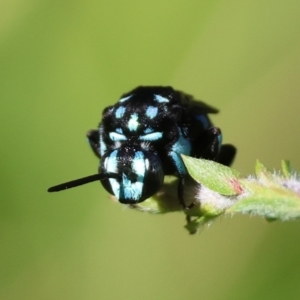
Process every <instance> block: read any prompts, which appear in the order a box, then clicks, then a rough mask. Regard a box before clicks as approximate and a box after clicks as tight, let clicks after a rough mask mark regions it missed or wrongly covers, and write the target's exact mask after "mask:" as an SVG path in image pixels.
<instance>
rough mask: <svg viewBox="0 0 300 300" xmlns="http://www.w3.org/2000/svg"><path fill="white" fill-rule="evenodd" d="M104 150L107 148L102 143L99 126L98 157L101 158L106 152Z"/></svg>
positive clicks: (101, 128)
mask: <svg viewBox="0 0 300 300" xmlns="http://www.w3.org/2000/svg"><path fill="white" fill-rule="evenodd" d="M106 150H107V147H106V144H105V143H104V141H103V126H102V125H101V126H100V128H99V150H98V152H99V153H100V156H103V155H104V153H105V152H106Z"/></svg>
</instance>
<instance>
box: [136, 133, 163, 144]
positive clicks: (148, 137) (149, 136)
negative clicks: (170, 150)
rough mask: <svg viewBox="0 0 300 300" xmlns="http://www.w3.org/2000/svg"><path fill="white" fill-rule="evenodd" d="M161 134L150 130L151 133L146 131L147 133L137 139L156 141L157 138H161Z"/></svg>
mask: <svg viewBox="0 0 300 300" xmlns="http://www.w3.org/2000/svg"><path fill="white" fill-rule="evenodd" d="M162 136H163V133H162V132H152V133H148V134H145V135H142V136H140V137H139V140H141V141H149V142H151V141H156V140H158V139H161V138H162Z"/></svg>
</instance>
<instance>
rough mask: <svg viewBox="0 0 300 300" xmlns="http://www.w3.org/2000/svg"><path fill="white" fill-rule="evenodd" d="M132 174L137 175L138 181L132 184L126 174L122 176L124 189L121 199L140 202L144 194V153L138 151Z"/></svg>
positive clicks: (134, 159)
mask: <svg viewBox="0 0 300 300" xmlns="http://www.w3.org/2000/svg"><path fill="white" fill-rule="evenodd" d="M131 168H132V172H133V173H135V174H136V175H137V178H136V181H135V182H132V181H131V180H130V179H128V177H127V175H126V174H122V188H121V193H122V195H120V197H122V198H125V199H133V200H135V201H138V200H139V199H140V198H141V196H142V193H143V186H144V177H145V173H146V164H145V159H144V154H143V152H142V151H137V152H136V153H135V155H134V158H133V160H132V164H131Z"/></svg>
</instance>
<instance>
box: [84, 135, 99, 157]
mask: <svg viewBox="0 0 300 300" xmlns="http://www.w3.org/2000/svg"><path fill="white" fill-rule="evenodd" d="M86 137H87V139H88V142H89V144H90V146H91V148H92V150H93V152H94V153H95V155H96V156H97V157H99V158H101V157H100V154H99V152H100V151H99V132H98V130H94V129H92V130H89V131H88V132H87V134H86Z"/></svg>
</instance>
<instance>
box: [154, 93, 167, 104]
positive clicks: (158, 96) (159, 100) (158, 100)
mask: <svg viewBox="0 0 300 300" xmlns="http://www.w3.org/2000/svg"><path fill="white" fill-rule="evenodd" d="M154 100H155V101H157V102H158V103H169V102H170V100H169V99H168V98H165V97H163V96H160V95H156V94H154Z"/></svg>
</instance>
